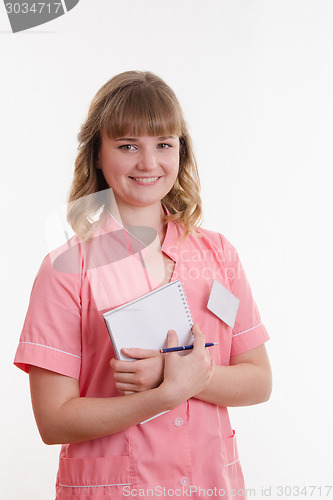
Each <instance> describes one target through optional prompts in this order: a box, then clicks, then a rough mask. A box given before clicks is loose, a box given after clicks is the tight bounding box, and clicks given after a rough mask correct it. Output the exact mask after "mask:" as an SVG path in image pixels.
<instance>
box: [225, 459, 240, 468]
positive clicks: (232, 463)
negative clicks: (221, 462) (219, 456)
mask: <svg viewBox="0 0 333 500" xmlns="http://www.w3.org/2000/svg"><path fill="white" fill-rule="evenodd" d="M237 462H239V458H237V460H235V461H234V462H231V464H227V465H225V466H224V467H229V466H230V465H234V464H236V463H237Z"/></svg>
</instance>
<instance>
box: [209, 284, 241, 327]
mask: <svg viewBox="0 0 333 500" xmlns="http://www.w3.org/2000/svg"><path fill="white" fill-rule="evenodd" d="M238 306H239V299H237V297H235V296H234V295H233V294H232V293H231V292H230V291H229V290H228V289H227V288H225V287H224V286H223V285H221V283H219V282H218V281H216V280H214V281H213V285H212V289H211V291H210V296H209V299H208V304H207V308H208V309H209V310H210V311H212V313H214V314H215V315H216V316H217V317H218V318H220V319H221V320H222V321H224V323H226V324H227V325H228V326H230V327H231V328H233V327H234V324H235V321H236V316H237V311H238Z"/></svg>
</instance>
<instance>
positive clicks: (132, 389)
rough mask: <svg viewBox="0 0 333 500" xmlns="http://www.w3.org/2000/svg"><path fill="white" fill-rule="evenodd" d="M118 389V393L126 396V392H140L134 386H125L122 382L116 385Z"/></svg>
mask: <svg viewBox="0 0 333 500" xmlns="http://www.w3.org/2000/svg"><path fill="white" fill-rule="evenodd" d="M116 389H117V391H118V392H121V393H122V394H124V392H138V388H137V387H136V386H135V385H133V384H123V383H120V382H117V383H116Z"/></svg>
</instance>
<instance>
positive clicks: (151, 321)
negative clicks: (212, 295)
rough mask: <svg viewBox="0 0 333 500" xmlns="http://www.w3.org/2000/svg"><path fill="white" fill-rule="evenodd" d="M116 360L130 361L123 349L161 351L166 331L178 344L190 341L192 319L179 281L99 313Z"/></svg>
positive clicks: (164, 342) (186, 343) (189, 342)
mask: <svg viewBox="0 0 333 500" xmlns="http://www.w3.org/2000/svg"><path fill="white" fill-rule="evenodd" d="M103 316H104V320H105V323H106V326H107V328H108V331H109V334H110V337H111V341H112V344H113V348H114V351H115V354H116V357H117V358H118V359H122V360H132V358H128V357H127V356H125V355H124V354H122V353H121V352H120V351H121V348H123V347H140V348H143V349H157V350H159V349H162V348H163V347H166V336H167V333H168V330H171V329H172V330H175V331H176V332H177V335H178V339H179V345H188V344H191V343H192V341H193V336H192V331H191V328H192V324H193V321H192V318H191V313H190V310H189V307H188V304H187V300H186V296H185V292H184V290H183V287H182V284H181V282H180V281H179V280H177V281H173V282H171V283H168V284H167V285H164V286H162V287H160V288H157V289H156V290H153V291H152V292H150V293H148V294H147V295H144V296H142V297H140V298H138V299H136V300H133V301H131V302H129V303H127V304H124V305H123V306H120V307H118V308H116V309H112V310H111V311H108V312H107V313H104V314H103Z"/></svg>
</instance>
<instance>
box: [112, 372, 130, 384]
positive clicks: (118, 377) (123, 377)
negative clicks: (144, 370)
mask: <svg viewBox="0 0 333 500" xmlns="http://www.w3.org/2000/svg"><path fill="white" fill-rule="evenodd" d="M135 377H136V375H135V373H125V372H124V373H122V372H114V374H113V378H114V379H115V381H116V382H121V383H128V384H132V383H135Z"/></svg>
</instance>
